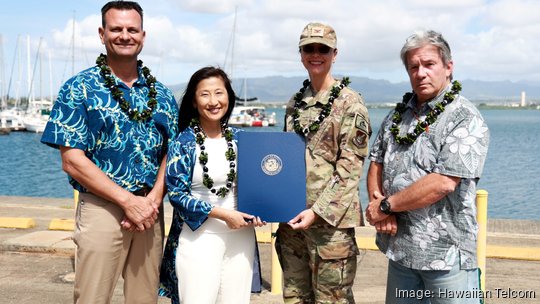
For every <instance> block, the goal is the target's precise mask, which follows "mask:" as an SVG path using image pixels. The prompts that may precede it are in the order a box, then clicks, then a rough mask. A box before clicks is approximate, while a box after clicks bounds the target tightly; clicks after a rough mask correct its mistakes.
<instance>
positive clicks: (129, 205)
mask: <svg viewBox="0 0 540 304" xmlns="http://www.w3.org/2000/svg"><path fill="white" fill-rule="evenodd" d="M101 14H102V27H100V28H99V36H100V38H101V42H102V43H103V44H104V45H105V49H106V51H107V55H103V54H102V55H100V56H99V57H98V59H97V65H96V66H94V67H91V68H89V69H86V70H84V71H82V72H80V73H79V74H77V75H75V76H74V77H72V78H71V79H69V80H68V81H67V82H66V83H65V84H64V85H63V87H62V88H61V90H60V92H59V94H58V99H57V100H56V102H55V104H54V106H53V109H52V112H51V115H50V119H49V122H48V123H47V126H46V128H45V132H44V133H43V137H42V138H41V141H42V142H43V143H45V144H48V145H50V146H52V147H55V148H58V149H60V153H61V156H62V167H63V169H64V171H65V172H66V173H67V174H68V175H69V181H70V183H71V185H73V188H74V189H76V190H78V191H79V192H80V195H79V202H78V206H77V214H76V228H75V233H74V241H75V243H76V244H77V255H76V263H75V265H76V269H75V291H74V302H75V303H110V301H111V297H112V294H113V291H114V288H115V285H116V282H117V281H118V278H119V276H120V275H122V276H123V278H124V298H125V301H124V302H125V303H157V299H158V297H157V290H158V285H159V265H160V261H161V255H162V248H163V212H162V210H163V209H162V206H161V203H162V200H163V197H164V195H165V193H166V190H165V182H164V173H165V156H166V154H167V145H168V143H169V142H170V141H171V140H172V139H174V138H175V137H176V133H177V119H178V118H177V116H178V105H177V103H176V101H175V99H174V97H173V94H172V92H171V91H170V90H169V89H167V88H166V87H165V86H163V85H162V84H161V83H160V82H158V81H156V79H155V78H154V77H153V76H152V75H151V74H150V70H149V69H148V68H146V67H144V66H142V62H141V61H138V60H137V56H138V54H139V53H140V52H141V50H142V47H143V44H144V38H145V32H144V30H143V12H142V9H141V7H140V6H139V5H138V4H137V3H136V2H131V1H111V2H109V3H107V4H105V6H103V8H102V10H101Z"/></svg>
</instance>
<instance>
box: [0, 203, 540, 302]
mask: <svg viewBox="0 0 540 304" xmlns="http://www.w3.org/2000/svg"><path fill="white" fill-rule="evenodd" d="M73 205H74V204H73V200H72V199H68V198H65V199H55V198H41V197H13V196H0V265H2V267H1V268H0V299H2V303H22V304H26V303H28V304H29V303H70V302H72V289H73V256H74V244H73V242H72V240H71V234H72V229H73V214H74V210H73V207H74V206H73ZM170 220H171V208H170V205H169V204H168V203H167V204H166V205H165V221H166V224H167V223H170ZM257 235H258V240H259V248H260V252H261V268H262V269H261V271H262V276H263V291H262V293H260V294H254V295H252V297H251V303H260V304H262V303H265V304H272V303H283V301H282V300H281V296H280V295H279V294H272V293H271V291H270V290H271V286H270V282H271V245H270V244H269V242H270V238H271V233H270V225H268V226H266V227H263V228H262V229H258V230H257ZM374 235H375V230H374V229H373V227H362V228H358V230H357V240H358V243H359V246H360V247H361V253H360V255H359V258H358V271H357V275H356V280H355V285H354V294H355V299H356V302H357V303H384V292H385V285H386V263H387V260H386V258H385V257H384V255H383V254H381V253H380V252H379V251H377V250H376V249H375V247H374V241H373V240H374ZM487 244H488V246H487V250H486V252H487V257H488V259H487V263H486V270H485V273H486V290H487V291H488V292H489V294H488V295H489V298H487V299H486V302H487V303H539V302H540V284H539V283H538V273H540V221H525V220H496V219H489V220H488V234H487ZM121 286H122V282H121V281H120V282H119V285H118V286H117V288H116V292H115V295H114V301H113V303H122V297H121V294H122V291H121ZM159 303H169V301H168V299H166V298H160V300H159Z"/></svg>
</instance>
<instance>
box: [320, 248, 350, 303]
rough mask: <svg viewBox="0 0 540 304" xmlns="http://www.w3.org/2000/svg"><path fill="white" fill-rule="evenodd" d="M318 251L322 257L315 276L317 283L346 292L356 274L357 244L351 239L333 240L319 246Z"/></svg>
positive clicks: (336, 290)
mask: <svg viewBox="0 0 540 304" xmlns="http://www.w3.org/2000/svg"><path fill="white" fill-rule="evenodd" d="M317 253H318V255H319V257H320V260H319V262H318V266H317V274H316V278H315V280H316V282H317V285H319V286H327V288H330V289H332V290H334V291H335V292H338V293H341V292H343V293H344V294H346V292H345V291H346V290H347V289H348V288H350V287H351V286H352V284H353V282H354V277H355V276H356V255H357V254H358V248H357V247H356V244H354V242H351V241H338V242H331V243H328V244H325V245H319V246H317Z"/></svg>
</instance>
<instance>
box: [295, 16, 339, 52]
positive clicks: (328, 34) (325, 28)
mask: <svg viewBox="0 0 540 304" xmlns="http://www.w3.org/2000/svg"><path fill="white" fill-rule="evenodd" d="M311 43H320V44H324V45H326V46H329V47H331V48H333V49H335V48H336V45H337V37H336V32H335V31H334V29H333V28H332V27H331V26H329V25H326V24H322V23H318V22H312V23H309V24H308V25H306V27H304V30H303V31H302V34H301V35H300V43H299V44H298V46H304V45H307V44H311Z"/></svg>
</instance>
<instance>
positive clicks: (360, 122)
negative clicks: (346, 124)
mask: <svg viewBox="0 0 540 304" xmlns="http://www.w3.org/2000/svg"><path fill="white" fill-rule="evenodd" d="M354 126H355V127H356V128H357V129H360V131H363V132H364V133H366V134H369V124H368V122H367V121H366V118H365V117H364V115H362V114H360V113H356V114H354Z"/></svg>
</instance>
